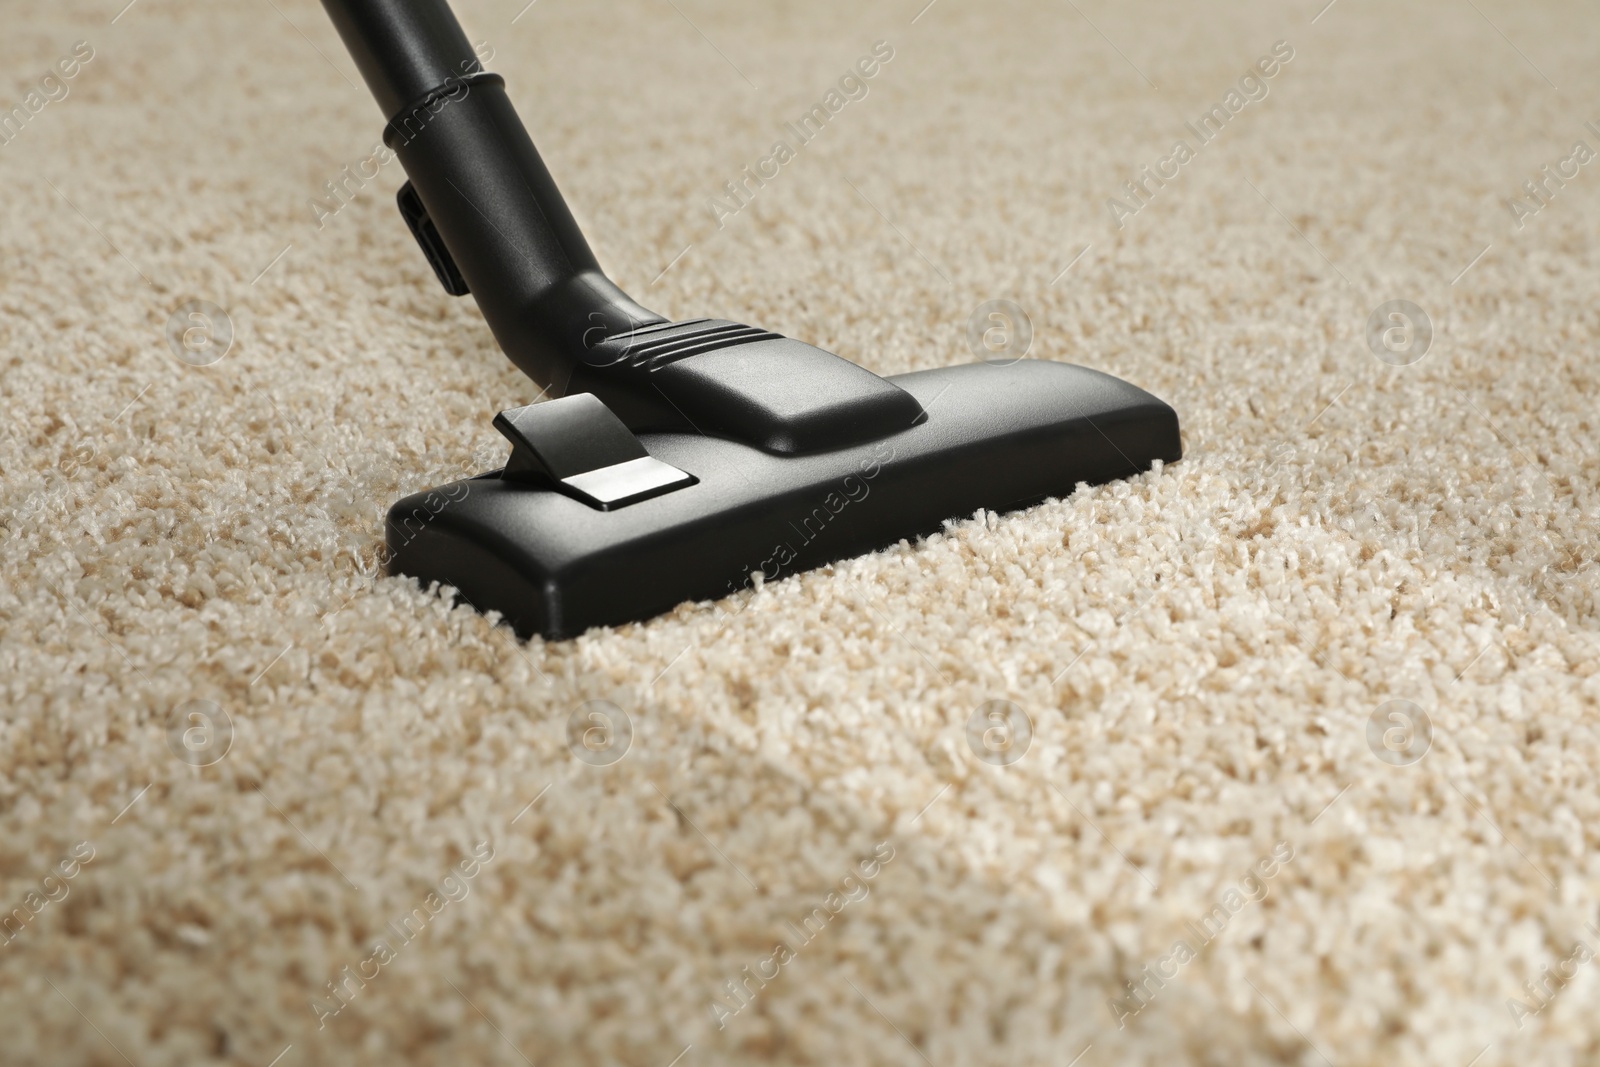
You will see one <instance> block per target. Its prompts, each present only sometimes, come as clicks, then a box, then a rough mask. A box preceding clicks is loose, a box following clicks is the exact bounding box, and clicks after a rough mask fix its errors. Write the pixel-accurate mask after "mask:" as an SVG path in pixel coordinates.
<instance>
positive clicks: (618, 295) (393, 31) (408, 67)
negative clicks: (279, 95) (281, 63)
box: [323, 0, 666, 396]
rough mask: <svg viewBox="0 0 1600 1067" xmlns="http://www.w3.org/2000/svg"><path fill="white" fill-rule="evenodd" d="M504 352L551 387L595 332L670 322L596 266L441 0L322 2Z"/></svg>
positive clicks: (557, 386)
mask: <svg viewBox="0 0 1600 1067" xmlns="http://www.w3.org/2000/svg"><path fill="white" fill-rule="evenodd" d="M323 7H325V8H326V9H327V11H328V14H329V16H330V17H331V18H332V19H333V23H334V25H335V26H336V27H337V28H338V30H339V35H340V36H341V37H343V38H344V42H345V46H346V47H347V48H348V49H349V50H350V54H351V56H353V57H354V58H355V61H356V65H357V66H358V67H359V68H360V69H361V76H362V77H363V78H364V79H365V80H366V82H367V86H368V88H370V89H371V90H372V94H373V96H374V97H376V98H377V101H378V106H379V107H380V108H382V109H383V112H384V116H385V117H386V118H387V119H388V120H389V124H388V126H387V127H386V128H385V130H384V142H385V143H386V144H387V145H388V146H389V147H390V148H391V149H393V150H394V151H395V153H396V155H398V156H399V158H400V163H401V165H402V166H403V167H405V171H406V174H407V176H408V177H409V178H410V179H411V186H412V188H413V189H414V190H415V191H416V193H417V196H418V198H420V200H421V201H422V205H423V207H424V208H426V210H427V213H428V216H429V218H430V219H431V220H432V223H433V225H434V228H435V229H436V230H437V231H438V233H439V236H440V239H441V240H442V241H443V242H444V245H445V247H446V249H448V250H449V253H450V258H451V259H453V260H454V261H455V265H456V267H457V269H458V270H459V271H460V274H461V277H462V278H463V279H465V281H466V283H467V286H468V288H469V289H470V290H471V292H472V295H473V296H474V298H475V299H476V300H477V302H478V308H479V310H480V311H481V312H482V313H483V317H484V320H485V321H486V322H487V323H488V324H489V328H490V329H491V330H492V331H493V332H494V335H495V340H497V341H498V342H499V343H500V347H501V348H502V349H504V351H505V353H506V355H507V356H508V357H509V358H510V359H511V361H512V362H513V363H515V364H516V365H517V366H518V367H519V368H521V369H522V371H523V372H524V373H525V374H527V375H528V376H529V377H530V378H532V379H533V380H534V381H536V382H538V383H539V384H540V385H542V386H544V387H545V388H547V389H548V390H549V391H550V392H551V394H552V395H555V396H560V395H562V394H563V393H564V392H565V391H566V386H567V382H568V379H569V378H570V377H571V375H572V371H573V368H574V367H575V366H576V365H577V364H578V363H580V362H581V361H582V360H583V359H584V356H585V354H586V353H587V352H589V351H591V350H592V349H593V348H594V347H595V345H596V344H597V343H598V342H600V341H603V340H604V339H605V338H607V337H610V336H614V335H616V334H621V333H626V332H628V331H630V330H632V329H633V328H635V327H636V326H640V325H647V324H652V323H659V322H664V321H666V320H665V319H663V318H662V317H661V316H659V315H657V314H655V313H654V312H651V311H647V310H646V309H645V308H643V307H641V306H640V305H639V304H637V303H635V302H634V301H633V300H632V299H631V298H630V297H629V296H628V295H627V294H626V293H624V292H623V291H622V290H621V289H619V288H617V286H616V285H614V284H612V282H611V280H610V279H608V278H607V277H606V276H605V274H604V273H602V272H601V270H600V265H599V263H598V262H597V261H596V260H595V257H594V253H593V252H592V251H591V250H590V249H589V244H588V242H587V241H585V240H584V238H583V233H582V232H581V231H580V230H579V229H578V223H577V221H576V220H575V219H573V217H572V212H571V211H570V210H569V209H568V208H567V204H566V201H565V200H564V199H562V196H561V192H560V190H559V189H557V188H556V183H555V180H554V179H553V178H551V177H550V172H549V171H548V170H547V169H546V168H545V165H544V161H543V160H541V159H540V158H539V152H538V150H537V149H536V148H534V146H533V141H532V140H531V139H530V138H529V137H528V132H527V130H526V129H525V128H524V127H523V125H522V120H521V119H520V118H518V117H517V112H516V109H515V108H514V107H512V105H511V101H510V99H509V98H508V97H507V96H506V93H505V83H504V82H503V81H502V80H501V79H500V77H499V76H498V75H495V74H489V73H485V72H483V70H482V66H481V65H480V64H479V62H478V59H477V56H476V55H475V54H474V52H473V49H472V46H471V44H469V43H468V41H467V36H466V34H465V33H463V32H462V29H461V25H460V23H458V22H457V21H456V18H455V15H454V14H452V13H451V11H450V8H449V6H448V5H447V4H446V3H445V2H444V0H323Z"/></svg>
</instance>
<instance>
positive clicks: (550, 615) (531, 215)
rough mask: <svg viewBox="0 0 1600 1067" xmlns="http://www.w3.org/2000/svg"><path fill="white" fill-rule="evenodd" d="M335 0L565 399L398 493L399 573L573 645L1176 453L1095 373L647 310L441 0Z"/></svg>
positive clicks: (433, 201) (411, 155) (403, 197)
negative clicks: (420, 487)
mask: <svg viewBox="0 0 1600 1067" xmlns="http://www.w3.org/2000/svg"><path fill="white" fill-rule="evenodd" d="M323 5H324V7H325V8H326V9H327V11H328V14H329V16H330V17H331V18H332V19H333V22H334V25H335V26H336V27H337V28H338V31H339V34H340V36H341V37H342V38H343V39H344V42H345V45H346V47H348V48H349V50H350V54H351V56H352V57H353V58H354V59H355V62H356V65H357V67H359V68H360V70H361V74H362V77H363V78H364V79H365V80H366V83H367V86H368V88H370V89H371V90H372V93H373V96H374V97H376V99H377V102H378V106H379V107H380V108H381V109H382V111H383V114H384V117H385V118H386V119H387V120H388V124H387V125H386V126H385V128H384V131H383V138H384V143H385V144H386V145H387V146H388V147H389V148H390V149H391V150H392V151H394V153H395V154H396V156H397V157H398V158H399V160H400V162H401V165H402V166H403V167H404V168H405V172H406V176H407V178H408V181H407V182H406V183H405V184H404V186H402V188H401V189H400V191H399V195H398V197H397V200H398V203H399V208H400V214H401V216H402V217H403V218H404V219H405V222H406V225H407V226H408V227H409V228H410V230H411V233H412V234H413V235H414V236H415V238H416V240H417V243H418V245H420V246H421V248H422V252H423V255H424V256H425V257H426V258H427V260H428V262H429V264H431V266H432V268H433V271H434V273H435V274H436V275H437V276H438V279H439V282H440V283H441V284H442V285H443V286H444V288H445V290H446V291H447V292H449V293H451V294H452V295H455V296H464V295H466V294H468V293H471V294H472V296H473V297H474V298H475V299H476V301H477V304H478V309H479V311H481V312H482V314H483V317H484V320H485V321H486V322H487V323H488V324H489V328H490V330H491V331H492V332H493V334H494V337H495V340H496V341H497V342H498V343H499V345H500V347H501V349H502V350H504V352H505V354H506V355H507V356H508V357H509V358H510V359H511V361H512V362H513V363H514V364H516V365H517V367H518V368H520V369H521V370H522V371H523V372H524V373H525V374H527V375H528V377H529V378H531V379H533V381H534V382H535V383H536V384H537V385H539V386H540V387H542V389H543V392H544V393H545V394H547V395H548V396H549V397H550V398H551V399H546V400H543V401H541V402H539V403H534V404H531V405H528V406H525V407H518V408H513V409H511V410H508V411H502V412H500V413H499V415H498V416H496V417H495V419H494V426H495V428H496V429H497V430H498V431H499V432H500V433H501V434H503V435H504V436H505V437H506V439H507V440H508V441H509V442H510V454H509V456H508V458H507V460H506V464H505V466H504V467H503V468H502V469H500V470H495V471H490V472H488V473H485V474H481V475H478V476H476V477H474V478H469V479H465V480H462V481H458V482H454V483H451V484H450V485H445V486H438V487H435V488H432V489H428V490H425V491H423V492H420V493H416V494H413V495H411V496H408V497H406V498H405V499H403V500H400V501H399V502H397V503H396V504H394V505H393V506H392V507H391V508H390V509H389V512H388V517H387V521H386V524H385V525H386V531H385V532H386V537H387V543H388V551H389V555H388V566H389V571H390V573H391V574H397V575H406V576H410V577H413V578H415V579H417V580H418V581H419V582H421V583H422V584H423V585H424V586H425V587H427V586H431V585H432V584H433V583H438V585H439V586H441V587H449V588H450V589H453V590H454V591H455V592H456V593H457V594H459V595H460V596H461V597H463V598H464V599H465V600H466V601H467V602H468V603H469V604H470V605H471V606H473V607H475V608H476V609H477V610H479V611H481V612H484V613H490V612H498V613H499V615H500V616H501V617H502V618H503V619H504V620H505V621H506V622H508V623H510V625H511V626H512V627H513V628H514V629H515V630H516V632H517V634H518V635H519V636H520V637H523V638H527V637H531V636H533V635H535V634H537V635H541V636H543V637H545V638H549V639H561V638H566V637H571V636H575V635H577V634H580V633H582V632H583V631H585V630H587V629H588V628H590V627H594V626H607V625H616V624H620V623H624V622H630V621H635V620H640V619H645V618H649V617H650V616H653V615H657V614H660V613H662V612H664V611H667V610H669V609H671V608H672V607H674V606H675V605H677V604H680V603H683V602H684V601H700V600H709V599H716V598H721V597H724V596H727V595H729V594H731V593H734V592H737V591H739V590H740V589H743V588H745V587H747V586H749V585H750V584H751V583H752V581H754V580H755V575H756V573H757V572H759V574H760V576H761V578H762V579H763V580H765V581H773V580H775V579H778V578H782V577H787V576H788V575H791V574H794V573H796V572H798V571H801V570H805V569H807V568H812V567H817V566H821V565H823V564H826V563H830V562H833V561H835V560H839V559H843V558H846V557H850V556H856V555H860V554H863V553H866V552H870V551H873V550H876V549H880V548H883V547H885V546H888V545H892V544H895V543H896V542H898V541H900V540H902V539H909V538H915V537H918V536H921V535H924V534H928V533H931V532H934V531H937V530H938V529H939V528H940V526H941V524H942V523H943V522H944V521H946V520H948V519H951V518H958V517H965V516H970V515H973V514H974V513H976V512H977V511H979V510H980V509H988V510H992V511H1007V510H1011V509H1016V508H1021V507H1025V506H1027V505H1030V504H1034V503H1037V502H1039V501H1041V500H1044V499H1046V498H1048V497H1063V496H1067V495H1068V494H1070V493H1071V492H1072V491H1073V490H1074V489H1075V488H1076V487H1077V486H1078V485H1079V484H1080V483H1089V484H1098V483H1102V482H1107V481H1112V480H1114V479H1117V478H1122V477H1127V476H1129V475H1131V474H1135V473H1137V472H1139V471H1144V470H1148V469H1149V468H1150V467H1151V465H1152V464H1153V463H1154V462H1155V461H1157V460H1161V461H1164V462H1171V461H1174V460H1177V459H1178V458H1180V456H1181V454H1182V448H1181V445H1180V443H1179V437H1178V417H1177V415H1176V413H1174V411H1173V410H1172V408H1170V407H1169V406H1167V405H1166V404H1165V403H1163V402H1162V401H1160V400H1158V399H1156V398H1155V397H1153V396H1151V395H1150V394H1149V393H1146V392H1144V391H1143V390H1141V389H1138V388H1136V387H1135V386H1133V385H1130V384H1128V383H1127V382H1124V381H1121V380H1120V379H1118V378H1114V377H1112V376H1110V375H1108V374H1102V373H1100V372H1099V371H1095V370H1090V369H1088V368H1085V367H1078V366H1073V365H1070V364H1066V363H1056V362H1047V361H1041V360H1017V361H1013V362H1008V363H1006V364H1004V365H1000V364H999V363H998V362H978V363H972V364H967V365H961V366H951V367H941V368H938V369H934V370H923V371H916V372H913V373H909V374H898V375H893V376H890V377H880V376H878V375H876V374H873V373H872V372H871V371H868V370H866V369H865V368H863V367H861V366H859V365H857V364H856V363H853V362H851V361H850V360H847V359H844V358H842V357H840V356H837V355H834V354H833V353H831V352H826V351H823V350H822V349H820V348H816V347H814V346H812V345H809V344H806V343H805V342H803V341H799V340H796V339H794V338H791V337H785V336H782V335H780V334H777V333H774V332H772V331H771V330H765V329H762V328H760V327H756V326H748V325H745V324H743V323H740V322H734V321H731V320H728V319H718V318H703V319H687V320H683V321H677V322H674V321H670V320H668V319H666V318H663V317H662V316H660V315H658V314H656V313H654V312H652V311H649V310H647V309H646V308H644V307H642V306H641V305H640V304H638V303H637V302H636V301H634V300H633V299H632V298H630V297H629V296H628V295H627V294H626V293H624V292H623V291H622V290H621V289H619V288H618V287H617V286H616V285H614V284H613V283H612V282H611V280H610V279H609V278H607V277H606V276H605V274H604V273H603V272H602V271H601V270H600V266H599V263H598V262H597V261H596V260H595V256H594V253H593V252H592V251H590V249H589V245H588V243H587V242H586V241H585V240H584V237H583V234H582V233H581V232H580V231H579V228H578V225H577V223H576V222H575V221H574V220H573V217H572V213H571V211H569V210H568V208H567V205H566V202H565V201H564V200H563V199H562V197H561V193H560V192H559V191H558V190H557V188H556V184H555V182H554V180H553V179H552V178H551V177H550V173H549V171H548V170H546V169H545V165H544V163H543V161H542V160H541V159H540V158H539V153H538V152H537V151H536V150H535V148H534V146H533V142H532V140H530V139H529V137H528V133H527V131H526V129H525V128H524V127H523V124H522V122H521V120H520V119H519V118H518V117H517V112H516V110H515V109H514V108H513V107H512V105H511V101H510V99H509V98H508V97H507V95H506V91H505V82H504V80H503V79H502V78H501V77H500V76H499V75H498V74H493V73H490V72H489V71H487V70H485V69H484V68H483V66H482V64H481V62H480V61H479V59H478V57H477V56H476V55H475V53H474V51H473V48H472V46H471V45H470V44H469V43H468V41H467V37H466V35H465V34H464V33H463V32H462V29H461V26H460V24H459V23H458V22H457V21H456V18H455V16H454V14H453V13H452V12H451V10H450V8H449V6H448V5H447V4H446V3H445V0H323Z"/></svg>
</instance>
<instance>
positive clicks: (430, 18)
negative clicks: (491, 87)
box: [322, 0, 482, 119]
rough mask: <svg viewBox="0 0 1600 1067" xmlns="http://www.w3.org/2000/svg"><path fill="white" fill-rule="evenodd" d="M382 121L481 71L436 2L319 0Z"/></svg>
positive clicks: (452, 17)
mask: <svg viewBox="0 0 1600 1067" xmlns="http://www.w3.org/2000/svg"><path fill="white" fill-rule="evenodd" d="M322 6H323V7H324V8H326V9H327V11H328V17H329V18H331V19H333V24H334V26H335V27H336V28H337V29H338V31H339V36H340V37H342V38H344V45H345V47H346V48H347V49H349V50H350V56H351V58H352V59H354V60H355V61H356V66H357V67H359V68H360V70H361V77H362V78H364V79H365V80H366V83H367V88H368V89H371V90H372V95H373V96H374V97H376V98H377V100H378V107H379V108H381V109H382V110H383V117H384V118H385V119H392V118H394V117H395V115H396V114H397V113H398V112H399V111H400V109H401V108H403V107H405V106H406V105H407V104H415V103H417V102H418V101H419V100H421V99H422V98H423V96H424V95H426V94H427V93H429V92H432V91H433V90H434V89H437V88H439V87H440V86H441V85H444V84H445V82H446V81H447V80H448V79H450V78H452V77H454V78H463V77H466V76H467V75H470V74H475V73H477V71H479V70H481V69H482V67H481V66H480V65H479V64H478V57H477V56H476V55H475V54H474V53H473V51H472V45H471V44H469V43H468V42H467V35H466V34H465V33H464V32H462V29H461V23H459V22H457V21H456V17H455V14H454V13H453V12H452V11H451V10H450V8H449V7H448V6H446V5H445V4H444V3H442V2H440V0H323V5H322Z"/></svg>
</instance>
